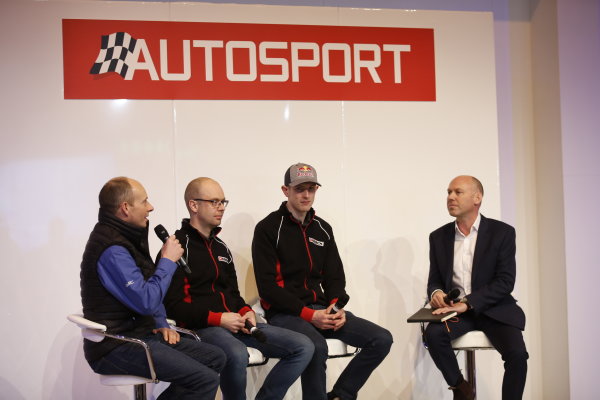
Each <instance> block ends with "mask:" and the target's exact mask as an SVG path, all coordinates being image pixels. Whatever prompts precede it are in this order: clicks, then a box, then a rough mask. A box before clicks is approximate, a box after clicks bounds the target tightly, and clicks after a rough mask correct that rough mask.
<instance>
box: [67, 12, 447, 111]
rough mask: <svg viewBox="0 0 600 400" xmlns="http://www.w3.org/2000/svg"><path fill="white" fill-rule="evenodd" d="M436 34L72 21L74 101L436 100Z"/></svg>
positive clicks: (70, 48)
mask: <svg viewBox="0 0 600 400" xmlns="http://www.w3.org/2000/svg"><path fill="white" fill-rule="evenodd" d="M433 40H434V35H433V29H421V28H379V27H356V26H321V25H278V24H237V23H236V24H233V23H208V22H167V21H164V22H161V21H112V20H82V19H64V20H63V59H64V84H65V87H64V89H65V90H64V96H65V99H201V100H208V99H215V100H373V101H381V100H384V101H385V100H387V101H435V99H436V93H435V59H434V42H433Z"/></svg>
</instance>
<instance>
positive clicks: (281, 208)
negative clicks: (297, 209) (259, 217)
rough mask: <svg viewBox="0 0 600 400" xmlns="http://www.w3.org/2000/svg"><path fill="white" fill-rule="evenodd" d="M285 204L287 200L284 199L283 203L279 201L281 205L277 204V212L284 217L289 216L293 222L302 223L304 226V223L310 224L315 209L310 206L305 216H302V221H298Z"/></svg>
mask: <svg viewBox="0 0 600 400" xmlns="http://www.w3.org/2000/svg"><path fill="white" fill-rule="evenodd" d="M286 204H287V201H284V202H283V203H281V206H279V212H280V213H281V214H283V215H284V216H286V217H290V218H291V219H292V220H293V221H294V222H297V223H301V224H302V225H304V226H306V225H308V224H310V223H311V222H312V220H313V219H314V218H315V209H314V208H312V207H311V208H310V210H308V212H307V213H306V217H305V218H304V221H298V220H297V219H296V218H295V217H294V215H292V213H291V212H290V210H288V208H287V206H286Z"/></svg>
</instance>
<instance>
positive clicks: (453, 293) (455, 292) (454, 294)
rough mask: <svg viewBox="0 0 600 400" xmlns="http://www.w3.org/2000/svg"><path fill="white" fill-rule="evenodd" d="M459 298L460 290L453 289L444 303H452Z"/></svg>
mask: <svg viewBox="0 0 600 400" xmlns="http://www.w3.org/2000/svg"><path fill="white" fill-rule="evenodd" d="M458 296H460V289H459V288H453V289H452V290H450V291H449V292H448V294H447V295H446V297H444V302H445V303H450V302H451V301H454V300H456V299H457V298H458Z"/></svg>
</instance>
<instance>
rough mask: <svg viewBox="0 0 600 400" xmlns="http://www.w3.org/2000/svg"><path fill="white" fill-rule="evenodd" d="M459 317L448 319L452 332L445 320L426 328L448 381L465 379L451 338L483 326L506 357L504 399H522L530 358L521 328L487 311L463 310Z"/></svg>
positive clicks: (452, 383)
mask: <svg viewBox="0 0 600 400" xmlns="http://www.w3.org/2000/svg"><path fill="white" fill-rule="evenodd" d="M458 319H459V321H458V322H448V327H449V328H450V332H448V330H447V329H446V325H445V324H442V323H431V324H429V325H428V326H427V328H426V329H425V340H426V342H427V345H428V346H429V354H430V355H431V358H432V359H433V362H434V363H435V365H436V366H437V367H438V369H439V370H440V371H441V372H442V375H443V376H444V379H445V380H446V382H447V383H448V385H449V386H455V385H457V384H458V383H459V382H460V381H461V380H462V379H463V377H462V374H461V373H460V368H459V366H458V361H457V359H456V356H455V354H454V351H453V350H452V345H451V341H452V340H453V339H456V338H457V337H459V336H461V335H463V334H465V333H467V332H470V331H473V330H480V331H483V332H484V333H485V334H486V336H487V337H488V338H489V339H490V342H492V344H493V345H494V347H495V348H496V350H498V352H499V353H500V354H501V355H502V360H504V379H503V381H502V399H503V400H519V399H521V398H522V397H523V390H524V389H525V379H526V377H527V359H528V358H529V355H528V354H527V349H526V348H525V342H524V341H523V333H522V332H521V330H520V329H519V328H516V327H514V326H510V325H506V324H504V323H502V322H498V321H496V320H493V319H491V318H489V317H487V316H485V315H479V316H477V317H476V316H475V314H474V313H473V312H472V311H467V312H466V313H463V314H460V315H459V316H458Z"/></svg>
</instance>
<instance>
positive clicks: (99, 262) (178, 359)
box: [81, 177, 225, 400]
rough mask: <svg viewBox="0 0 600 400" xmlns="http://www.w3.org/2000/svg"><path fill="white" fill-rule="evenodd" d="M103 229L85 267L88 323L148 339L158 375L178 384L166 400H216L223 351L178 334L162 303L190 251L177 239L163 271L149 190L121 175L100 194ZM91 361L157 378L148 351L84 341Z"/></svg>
mask: <svg viewBox="0 0 600 400" xmlns="http://www.w3.org/2000/svg"><path fill="white" fill-rule="evenodd" d="M99 200H100V213H99V216H98V223H97V224H96V226H95V227H94V230H93V231H92V233H91V234H90V238H89V240H88V243H87V245H86V247H85V252H84V254H83V261H82V262H81V301H82V303H83V315H84V317H85V318H87V319H89V320H92V321H95V322H98V323H101V324H103V325H106V326H107V331H108V332H109V333H114V334H120V335H124V336H132V337H136V338H141V339H143V340H144V341H146V343H147V344H148V346H149V347H150V351H151V353H152V358H153V361H154V367H155V370H156V376H157V378H158V379H160V380H163V381H166V382H171V385H170V386H169V387H168V388H167V389H166V390H165V391H164V392H163V393H162V394H161V395H160V396H159V399H161V400H163V399H177V400H179V399H190V400H191V399H196V400H198V399H203V400H210V399H214V398H215V394H216V392H217V389H218V384H219V371H220V370H221V369H223V366H224V365H225V355H224V354H223V352H222V351H221V350H220V349H219V348H217V347H215V346H211V345H210V344H206V343H201V342H198V341H195V340H192V339H188V338H180V337H179V334H178V333H177V332H176V331H175V330H173V329H170V327H169V325H168V324H167V321H166V318H165V315H166V314H165V308H164V306H163V304H162V300H163V297H164V294H165V293H166V291H167V288H168V287H169V283H170V282H171V277H172V276H173V272H175V270H176V269H177V264H175V261H177V260H178V259H179V258H180V257H181V254H182V253H183V249H182V248H181V245H180V244H179V242H178V241H177V240H176V239H175V238H174V237H172V236H171V237H170V238H169V239H168V240H167V241H166V242H165V244H164V246H163V247H162V250H161V252H160V253H159V257H158V262H157V263H156V265H155V264H154V263H153V262H152V258H151V257H150V253H149V251H148V218H147V217H148V214H149V213H150V212H151V211H152V210H153V209H154V208H153V207H152V204H150V202H149V201H148V196H147V195H146V191H145V190H144V187H143V186H142V185H141V184H140V183H139V182H138V181H136V180H133V179H129V178H125V177H119V178H113V179H111V180H110V181H108V182H107V183H106V184H105V185H104V187H103V188H102V190H101V191H100V196H99ZM83 349H84V353H85V358H86V359H87V361H88V363H89V364H90V366H91V367H92V369H93V370H94V371H96V372H97V373H99V374H107V375H122V374H126V375H137V376H149V374H150V372H149V369H148V361H147V360H146V353H145V351H144V349H143V348H142V347H141V346H139V345H136V344H132V343H127V342H122V341H118V340H115V339H111V338H105V339H104V340H102V341H101V342H98V343H95V342H92V341H89V340H87V339H85V340H84V344H83Z"/></svg>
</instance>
